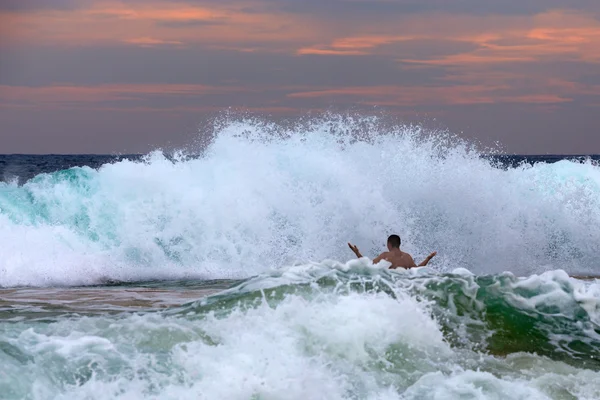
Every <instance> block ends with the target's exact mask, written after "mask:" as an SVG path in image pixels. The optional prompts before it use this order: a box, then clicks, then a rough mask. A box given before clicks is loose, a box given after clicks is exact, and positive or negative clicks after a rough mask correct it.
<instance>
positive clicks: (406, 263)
mask: <svg viewBox="0 0 600 400" xmlns="http://www.w3.org/2000/svg"><path fill="white" fill-rule="evenodd" d="M387 246H388V250H389V251H386V252H384V253H381V254H380V255H379V256H377V257H376V258H374V259H373V264H377V263H378V262H379V261H381V260H386V261H388V262H390V263H391V264H392V266H391V267H390V269H396V268H404V269H409V268H415V267H424V266H426V265H427V263H429V261H430V260H431V259H432V258H433V257H435V255H436V254H437V252H435V251H434V252H433V253H431V254H430V255H428V256H427V257H426V258H425V260H423V261H422V262H421V263H420V264H419V265H417V264H415V260H413V258H412V256H411V255H410V254H408V253H405V252H403V251H402V250H400V248H399V247H392V246H391V245H390V244H389V243H388V245H387ZM348 247H350V250H352V251H353V252H354V254H356V257H358V258H362V257H363V255H362V254H360V250H358V247H356V246H355V245H353V244H350V243H348Z"/></svg>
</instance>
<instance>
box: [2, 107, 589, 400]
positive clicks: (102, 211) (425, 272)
mask: <svg viewBox="0 0 600 400" xmlns="http://www.w3.org/2000/svg"><path fill="white" fill-rule="evenodd" d="M356 126H360V127H361V129H360V130H359V131H357V130H356V129H355V127H356ZM0 152H1V149H0ZM599 160H600V157H598V156H594V155H581V156H561V155H546V156H524V155H507V154H504V153H502V152H499V151H495V150H490V149H483V150H481V149H478V148H477V147H476V146H475V145H473V144H471V143H468V142H465V141H463V140H460V139H459V138H457V137H455V136H453V135H451V134H449V133H447V132H431V131H426V130H423V129H421V128H419V127H414V126H389V125H384V124H380V123H379V122H378V121H377V120H376V119H359V120H354V121H353V120H350V121H349V120H348V119H347V118H339V119H336V118H330V119H320V120H316V119H315V120H311V121H309V122H307V123H304V124H301V125H297V126H285V127H284V126H281V125H277V124H275V123H265V122H264V121H262V122H257V121H255V120H249V119H247V120H245V119H239V120H234V121H228V122H226V123H223V124H221V125H220V126H219V129H217V130H216V132H215V134H214V135H213V136H212V137H211V140H209V141H208V142H207V143H206V144H204V145H203V146H202V147H201V148H195V149H187V150H186V151H181V152H177V153H171V154H164V153H162V152H160V151H155V152H152V153H150V154H146V155H119V156H115V155H0V398H1V399H240V400H241V399H248V400H250V399H252V400H259V399H261V400H275V399H302V400H305V399H372V400H375V399H377V400H388V399H390V400H391V399H405V400H409V399H433V400H442V399H527V400H531V399H568V400H571V399H590V400H591V399H596V400H597V399H600V279H598V278H596V277H597V276H599V275H600V166H599ZM392 233H397V234H399V235H401V237H402V240H403V243H402V248H403V250H405V251H408V252H409V253H411V254H412V255H413V256H414V258H415V259H416V261H417V262H420V261H421V260H422V259H423V258H424V257H425V256H426V255H427V254H429V253H430V252H432V251H437V253H438V254H437V256H436V257H435V258H434V259H433V260H432V261H431V262H430V263H429V265H428V266H427V267H424V268H417V269H413V270H408V271H405V270H389V269H387V265H386V263H385V262H382V263H380V264H379V265H373V264H372V263H371V262H370V261H369V259H367V258H363V259H355V258H354V257H353V254H352V252H351V251H350V249H348V246H347V243H348V242H352V243H355V244H357V245H358V247H359V248H360V249H361V251H362V253H363V254H365V255H368V256H369V257H371V258H373V257H374V256H376V255H378V254H379V253H380V252H382V251H383V250H384V249H385V240H386V238H387V236H388V235H389V234H392Z"/></svg>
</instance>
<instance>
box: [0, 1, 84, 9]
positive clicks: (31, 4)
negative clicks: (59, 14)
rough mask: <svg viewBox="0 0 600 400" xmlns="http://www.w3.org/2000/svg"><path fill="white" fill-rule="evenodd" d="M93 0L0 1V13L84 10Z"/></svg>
mask: <svg viewBox="0 0 600 400" xmlns="http://www.w3.org/2000/svg"><path fill="white" fill-rule="evenodd" d="M92 3H93V0H52V1H48V0H2V1H0V11H17V12H20V11H23V12H27V11H34V10H50V9H54V10H72V9H78V8H85V7H87V6H89V5H90V4H92Z"/></svg>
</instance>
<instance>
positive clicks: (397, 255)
mask: <svg viewBox="0 0 600 400" xmlns="http://www.w3.org/2000/svg"><path fill="white" fill-rule="evenodd" d="M381 260H386V261H389V262H390V263H392V266H391V267H390V269H395V268H414V267H416V266H417V265H416V264H415V260H413V258H412V257H411V255H410V254H408V253H405V252H403V251H400V249H393V250H392V251H386V252H385V253H382V254H381V255H380V256H379V257H377V258H376V259H374V260H373V263H374V264H376V263H378V262H379V261H381Z"/></svg>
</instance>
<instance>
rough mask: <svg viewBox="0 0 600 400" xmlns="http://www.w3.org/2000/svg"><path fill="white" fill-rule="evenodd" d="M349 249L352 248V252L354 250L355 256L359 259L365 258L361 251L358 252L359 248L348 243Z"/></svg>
mask: <svg viewBox="0 0 600 400" xmlns="http://www.w3.org/2000/svg"><path fill="white" fill-rule="evenodd" d="M348 247H350V250H352V251H353V252H354V254H356V257H357V258H362V257H363V255H362V254H360V250H358V247H356V246H355V245H353V244H350V243H348Z"/></svg>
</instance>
